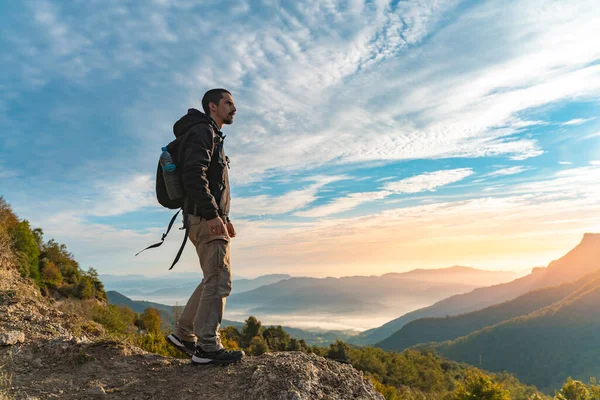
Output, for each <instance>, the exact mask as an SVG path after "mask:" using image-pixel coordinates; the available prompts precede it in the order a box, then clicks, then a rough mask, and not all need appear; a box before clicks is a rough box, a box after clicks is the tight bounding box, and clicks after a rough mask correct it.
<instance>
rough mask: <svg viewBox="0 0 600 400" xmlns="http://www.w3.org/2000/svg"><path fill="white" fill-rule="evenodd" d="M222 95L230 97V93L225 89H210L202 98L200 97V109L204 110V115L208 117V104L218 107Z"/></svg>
mask: <svg viewBox="0 0 600 400" xmlns="http://www.w3.org/2000/svg"><path fill="white" fill-rule="evenodd" d="M223 93H228V94H229V95H231V92H229V90H226V89H210V90H209V91H208V92H206V93H204V97H202V109H203V110H204V114H206V115H210V107H209V106H208V105H209V104H210V103H215V104H216V105H219V102H220V101H221V99H222V98H223Z"/></svg>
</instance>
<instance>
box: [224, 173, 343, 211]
mask: <svg viewBox="0 0 600 400" xmlns="http://www.w3.org/2000/svg"><path fill="white" fill-rule="evenodd" d="M343 179H347V177H345V176H314V177H311V178H310V179H307V180H311V181H313V182H315V183H313V184H312V185H309V186H307V187H306V188H304V189H299V190H293V191H290V192H287V193H285V194H283V195H279V196H269V195H258V196H251V197H241V198H237V199H234V200H233V204H234V206H235V214H236V215H279V214H285V213H288V212H291V211H294V210H298V209H301V208H304V207H306V206H307V205H309V204H310V203H312V202H313V201H315V200H316V199H317V193H318V191H319V189H321V188H323V187H324V186H326V185H327V184H329V183H333V182H336V181H339V180H343Z"/></svg>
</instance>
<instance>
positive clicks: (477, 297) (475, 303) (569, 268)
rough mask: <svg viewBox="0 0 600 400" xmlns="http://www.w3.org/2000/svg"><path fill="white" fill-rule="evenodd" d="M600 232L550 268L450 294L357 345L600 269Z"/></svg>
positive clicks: (366, 336)
mask: <svg viewBox="0 0 600 400" xmlns="http://www.w3.org/2000/svg"><path fill="white" fill-rule="evenodd" d="M599 260H600V234H593V233H586V234H585V235H584V236H583V239H582V241H581V243H579V244H578V245H577V246H576V247H575V248H573V249H572V250H571V251H570V252H569V253H568V254H566V255H565V256H564V257H562V258H560V259H559V260H556V261H553V262H551V263H550V264H549V266H548V267H547V268H534V269H533V271H532V273H531V274H529V275H526V276H524V277H522V278H519V279H515V280H514V281H512V282H508V283H503V284H499V285H494V286H490V287H485V288H478V289H475V290H473V291H471V292H469V293H464V294H459V295H455V296H451V297H449V298H446V299H444V300H441V301H439V302H437V303H435V304H433V305H431V306H428V307H424V308H421V309H418V310H415V311H412V312H409V313H406V314H404V315H402V316H401V317H399V318H396V319H394V320H392V321H390V322H388V323H386V324H384V325H382V326H380V327H378V328H374V329H370V330H367V331H365V332H362V333H361V334H360V335H359V336H358V337H357V338H356V339H355V340H354V343H357V344H373V343H377V342H380V341H382V340H384V339H386V338H387V337H389V336H391V335H392V334H393V333H394V332H396V331H398V330H400V329H401V328H402V327H403V326H405V325H406V324H408V323H409V322H411V321H414V320H417V319H420V318H429V317H433V318H436V317H446V316H452V315H458V314H463V313H468V312H471V311H475V310H479V309H482V308H485V307H488V306H491V305H495V304H499V303H502V302H504V301H507V300H511V299H514V298H516V297H518V296H520V295H523V294H525V293H527V292H529V291H532V290H536V289H541V288H544V287H548V286H554V285H557V284H560V283H564V282H572V281H575V280H577V279H579V278H582V277H583V276H585V275H587V274H589V273H592V272H594V271H596V270H597V269H600V261H599Z"/></svg>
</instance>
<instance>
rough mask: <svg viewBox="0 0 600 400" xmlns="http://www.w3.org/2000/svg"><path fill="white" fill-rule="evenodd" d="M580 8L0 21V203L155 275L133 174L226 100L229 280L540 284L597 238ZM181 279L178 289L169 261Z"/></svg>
mask: <svg viewBox="0 0 600 400" xmlns="http://www.w3.org/2000/svg"><path fill="white" fill-rule="evenodd" d="M599 19H600V11H598V7H597V5H596V4H595V2H593V1H584V0H581V1H571V2H568V4H567V3H566V2H562V1H544V0H540V1H536V2H531V1H506V2H475V1H444V0H436V1H392V2H390V1H382V0H378V1H366V2H365V1H360V0H349V1H335V0H329V1H307V2H280V1H266V0H265V1H235V2H233V1H219V2H217V1H203V2H196V1H181V0H180V1H177V2H176V1H169V0H160V1H159V0H156V1H144V2H141V1H138V2H134V1H125V2H124V1H117V0H114V1H109V0H104V1H85V2H82V1H73V2H58V1H22V2H18V3H14V2H13V3H11V4H9V3H3V4H2V5H0V50H2V51H1V53H0V57H1V60H2V69H3V73H2V74H1V75H0V90H1V91H2V96H1V97H0V194H1V195H3V196H4V197H5V198H6V199H7V200H8V201H9V202H10V203H11V205H12V206H13V208H14V209H15V211H16V212H17V213H18V214H19V215H20V216H21V217H23V218H27V219H29V220H30V222H31V223H32V224H33V225H34V226H39V227H42V228H43V229H44V231H45V233H46V238H47V239H49V238H56V239H57V240H59V241H60V242H63V243H65V244H67V246H68V248H69V249H70V250H71V251H72V252H73V253H74V255H75V256H76V257H77V259H78V260H80V262H81V264H82V265H83V266H84V267H95V268H97V269H98V270H99V271H100V272H101V273H117V274H129V273H131V274H134V273H143V274H149V275H152V274H161V273H164V272H165V271H166V268H167V267H168V265H170V260H171V259H172V257H173V256H174V254H175V253H176V250H177V247H178V246H179V242H180V237H181V231H177V232H176V233H175V234H173V235H172V237H170V238H169V239H170V240H168V241H167V244H165V246H163V247H161V248H160V249H158V250H153V251H151V252H148V253H143V254H142V255H140V256H138V257H135V258H134V257H133V254H135V253H136V252H137V251H139V250H140V249H141V248H144V247H145V246H147V245H149V244H151V243H153V242H155V241H156V240H158V238H159V237H160V234H161V233H162V231H163V230H164V227H165V226H166V224H167V222H168V220H169V217H170V215H171V213H170V211H167V210H163V209H161V208H160V207H159V206H158V204H157V203H156V201H155V199H154V193H153V185H154V181H153V179H154V172H155V168H156V162H157V158H158V155H159V154H160V148H161V146H163V145H165V144H166V143H168V142H169V141H170V140H172V124H173V123H174V122H175V121H176V120H177V119H178V118H179V117H180V116H181V115H183V114H184V113H185V112H186V110H187V108H189V107H196V108H200V99H201V98H202V95H203V94H204V92H205V91H206V90H208V89H210V88H213V87H225V88H227V89H229V90H230V91H231V92H232V93H233V96H234V99H235V102H236V105H237V107H238V113H237V115H236V118H235V121H234V124H233V125H231V126H227V127H225V129H224V133H225V134H226V135H227V140H226V151H227V153H228V154H229V156H230V158H231V159H232V163H231V167H232V168H231V172H230V176H231V179H232V186H233V188H232V195H233V197H234V198H233V202H232V215H231V217H232V219H233V220H234V221H235V223H236V227H237V230H238V233H239V237H238V238H236V239H235V240H234V241H233V242H232V251H233V260H234V269H235V272H236V273H237V275H241V276H256V275H259V274H263V273H279V272H282V273H283V272H285V273H291V274H293V275H312V276H327V275H330V276H341V275H349V274H362V275H368V274H380V273H384V272H390V271H403V270H408V269H412V268H418V267H425V268H432V267H445V266H450V265H453V264H467V265H472V266H475V267H480V268H492V269H502V268H504V269H523V268H527V267H531V266H534V265H540V264H546V263H547V262H549V261H551V260H552V259H553V258H556V257H559V256H560V255H562V254H563V253H564V252H566V251H567V250H568V249H569V248H570V247H572V246H573V245H575V244H576V243H577V242H578V241H579V240H580V238H581V236H582V234H583V233H584V232H588V231H600V219H598V217H596V216H597V215H600V214H598V212H599V211H600V190H599V189H598V188H597V182H598V180H599V178H600V118H599V112H598V111H599V99H600V48H599V47H598V46H597V45H596V43H595V40H593V38H596V37H599V35H600V24H598V23H597V22H598V20H599ZM177 268H178V270H180V271H194V270H197V269H198V266H197V260H196V257H195V253H194V252H193V249H192V248H191V246H190V248H188V249H187V250H186V253H185V255H184V258H183V260H182V262H181V263H180V265H178V267H177Z"/></svg>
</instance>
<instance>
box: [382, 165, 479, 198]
mask: <svg viewBox="0 0 600 400" xmlns="http://www.w3.org/2000/svg"><path fill="white" fill-rule="evenodd" d="M471 175H473V170H472V169H471V168H459V169H451V170H443V171H435V172H428V173H425V174H421V175H417V176H413V177H410V178H406V179H402V180H399V181H396V182H390V183H387V184H386V185H385V189H386V190H389V191H391V192H395V193H419V192H426V191H428V192H433V191H435V190H436V189H437V188H439V187H441V186H446V185H449V184H451V183H454V182H458V181H461V180H463V179H465V178H467V177H469V176H471Z"/></svg>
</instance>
